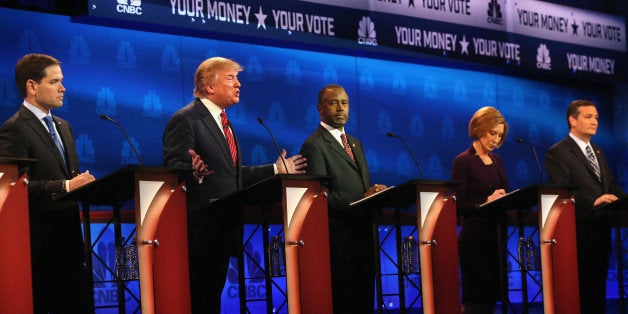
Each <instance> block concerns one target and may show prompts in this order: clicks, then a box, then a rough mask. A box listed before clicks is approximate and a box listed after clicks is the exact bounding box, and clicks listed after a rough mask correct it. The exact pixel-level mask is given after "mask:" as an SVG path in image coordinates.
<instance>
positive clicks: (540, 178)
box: [517, 137, 543, 182]
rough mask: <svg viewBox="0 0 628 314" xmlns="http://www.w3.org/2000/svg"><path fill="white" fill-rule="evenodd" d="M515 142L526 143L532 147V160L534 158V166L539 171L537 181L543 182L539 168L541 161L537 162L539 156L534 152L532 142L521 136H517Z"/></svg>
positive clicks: (541, 171)
mask: <svg viewBox="0 0 628 314" xmlns="http://www.w3.org/2000/svg"><path fill="white" fill-rule="evenodd" d="M517 142H519V143H525V144H528V145H530V147H531V148H532V154H534V160H536V168H537V170H538V171H539V182H543V170H541V163H539V156H538V155H537V154H536V148H535V147H534V145H533V144H532V143H530V142H529V141H527V140H525V139H523V138H521V137H518V138H517Z"/></svg>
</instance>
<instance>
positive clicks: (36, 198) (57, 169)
mask: <svg viewBox="0 0 628 314" xmlns="http://www.w3.org/2000/svg"><path fill="white" fill-rule="evenodd" d="M53 121H54V123H55V124H56V127H57V130H58V131H59V136H60V137H61V141H62V142H63V146H64V148H65V154H66V156H65V158H66V161H67V167H66V166H65V164H64V163H63V158H62V157H61V153H60V152H59V150H58V149H57V146H56V145H55V143H54V141H53V140H52V137H51V136H50V133H49V132H48V130H47V129H46V127H45V126H44V125H43V124H42V122H41V121H39V120H38V119H37V117H36V116H35V115H34V114H33V113H32V112H31V111H30V110H28V109H27V108H26V107H24V106H21V107H20V109H19V111H18V112H17V113H15V114H14V115H13V116H12V117H11V118H10V119H9V120H7V121H6V122H5V123H4V124H3V125H2V127H0V156H9V157H17V158H33V159H37V162H35V163H33V164H31V165H28V166H25V167H22V168H20V174H22V173H24V172H28V178H29V185H28V201H29V207H30V210H31V213H39V212H46V211H54V210H56V209H61V208H68V207H76V202H73V201H56V200H54V199H53V195H55V194H61V193H64V186H63V184H64V181H65V180H69V179H71V178H72V176H73V175H76V174H78V173H79V162H78V156H77V154H76V147H75V145H74V135H73V134H72V129H71V128H70V125H69V124H68V123H67V122H66V121H65V120H63V119H61V118H59V117H54V116H53Z"/></svg>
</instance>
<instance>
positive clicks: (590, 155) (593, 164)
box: [585, 145, 601, 180]
mask: <svg viewBox="0 0 628 314" xmlns="http://www.w3.org/2000/svg"><path fill="white" fill-rule="evenodd" d="M585 150H586V151H587V158H588V159H589V163H590V164H591V167H593V172H595V176H596V177H597V179H598V180H601V177H600V165H598V163H597V159H596V158H595V154H593V149H591V146H589V145H587V148H585Z"/></svg>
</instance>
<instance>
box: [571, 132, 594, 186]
mask: <svg viewBox="0 0 628 314" xmlns="http://www.w3.org/2000/svg"><path fill="white" fill-rule="evenodd" d="M568 143H569V149H570V150H571V152H572V154H574V155H575V156H576V158H577V159H578V161H579V162H581V163H582V164H584V167H585V168H587V171H588V172H589V174H590V175H591V178H592V179H593V180H594V181H595V182H598V183H599V182H600V180H598V178H597V176H596V175H595V171H594V170H593V166H591V163H590V162H589V159H588V157H587V156H585V155H584V153H583V152H582V149H580V146H578V143H576V141H574V140H573V139H572V138H571V137H569V141H568ZM591 148H593V150H597V148H595V147H591ZM596 157H597V159H598V163H599V162H600V158H599V156H597V153H596ZM600 169H601V164H600ZM600 176H602V174H601V170H600Z"/></svg>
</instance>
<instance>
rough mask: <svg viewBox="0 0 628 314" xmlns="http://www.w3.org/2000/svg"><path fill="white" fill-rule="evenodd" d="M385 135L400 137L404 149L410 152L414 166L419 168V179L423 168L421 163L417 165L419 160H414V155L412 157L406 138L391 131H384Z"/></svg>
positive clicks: (421, 176)
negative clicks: (404, 146)
mask: <svg viewBox="0 0 628 314" xmlns="http://www.w3.org/2000/svg"><path fill="white" fill-rule="evenodd" d="M386 135H388V136H389V137H395V138H398V139H400V140H401V141H402V142H403V144H404V145H406V149H407V150H408V152H409V153H410V156H412V160H414V163H415V164H416V167H417V168H418V169H419V176H420V178H421V179H423V170H421V165H419V162H418V161H417V160H416V157H414V153H413V152H412V149H410V146H409V145H408V142H406V140H405V139H404V138H403V137H401V136H399V135H396V134H395V133H393V132H388V133H386Z"/></svg>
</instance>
